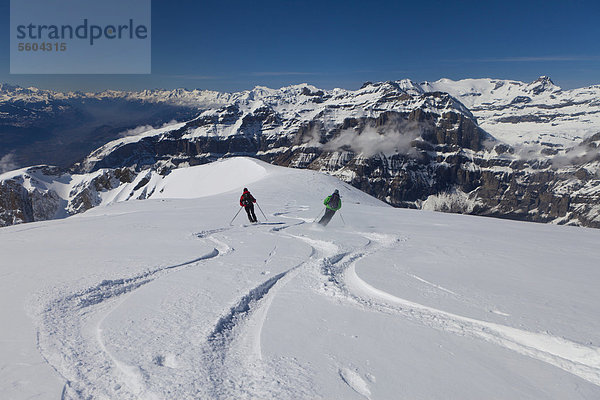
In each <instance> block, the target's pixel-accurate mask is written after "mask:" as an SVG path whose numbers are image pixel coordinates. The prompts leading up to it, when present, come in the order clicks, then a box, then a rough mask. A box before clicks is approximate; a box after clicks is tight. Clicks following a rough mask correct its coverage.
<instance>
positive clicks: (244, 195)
mask: <svg viewBox="0 0 600 400" xmlns="http://www.w3.org/2000/svg"><path fill="white" fill-rule="evenodd" d="M246 202H247V203H248V204H244V203H246ZM249 202H252V203H256V199H255V198H254V196H252V195H251V194H250V192H249V191H247V190H246V191H245V192H244V193H242V195H241V197H240V207H245V206H249V205H250V203H249Z"/></svg>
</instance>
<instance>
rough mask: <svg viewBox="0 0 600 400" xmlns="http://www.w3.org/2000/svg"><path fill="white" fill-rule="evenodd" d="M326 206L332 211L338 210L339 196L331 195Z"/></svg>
mask: <svg viewBox="0 0 600 400" xmlns="http://www.w3.org/2000/svg"><path fill="white" fill-rule="evenodd" d="M327 205H328V206H329V207H330V208H331V209H332V210H337V209H339V208H340V196H339V195H337V194H332V195H331V197H330V199H329V201H328V202H327Z"/></svg>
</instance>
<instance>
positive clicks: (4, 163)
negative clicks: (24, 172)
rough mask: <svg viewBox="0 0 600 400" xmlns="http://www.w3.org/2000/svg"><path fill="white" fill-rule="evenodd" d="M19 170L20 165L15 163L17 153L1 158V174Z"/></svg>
mask: <svg viewBox="0 0 600 400" xmlns="http://www.w3.org/2000/svg"><path fill="white" fill-rule="evenodd" d="M17 168H18V165H17V164H16V163H15V153H8V154H6V155H5V156H3V157H2V158H0V174H2V173H4V172H7V171H12V170H15V169H17Z"/></svg>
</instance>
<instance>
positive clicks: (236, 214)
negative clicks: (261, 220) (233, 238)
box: [229, 206, 242, 225]
mask: <svg viewBox="0 0 600 400" xmlns="http://www.w3.org/2000/svg"><path fill="white" fill-rule="evenodd" d="M240 211H242V206H240V209H239V210H238V212H236V213H235V216H234V217H233V219H232V220H231V222H230V223H229V225H231V224H232V223H233V220H234V219H235V218H236V217H237V216H238V214H239V213H240Z"/></svg>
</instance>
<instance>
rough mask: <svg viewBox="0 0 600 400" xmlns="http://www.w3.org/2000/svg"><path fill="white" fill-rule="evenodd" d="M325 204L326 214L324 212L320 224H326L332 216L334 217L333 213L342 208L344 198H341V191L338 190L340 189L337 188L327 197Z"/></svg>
mask: <svg viewBox="0 0 600 400" xmlns="http://www.w3.org/2000/svg"><path fill="white" fill-rule="evenodd" d="M323 204H325V207H326V208H325V214H323V218H321V220H320V221H319V224H321V225H323V226H325V225H327V224H328V223H329V221H331V218H333V214H335V212H336V211H337V210H339V209H340V208H342V199H341V198H340V192H338V190H337V189H335V191H334V192H333V194H331V195H330V196H327V197H326V198H325V200H324V201H323Z"/></svg>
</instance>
